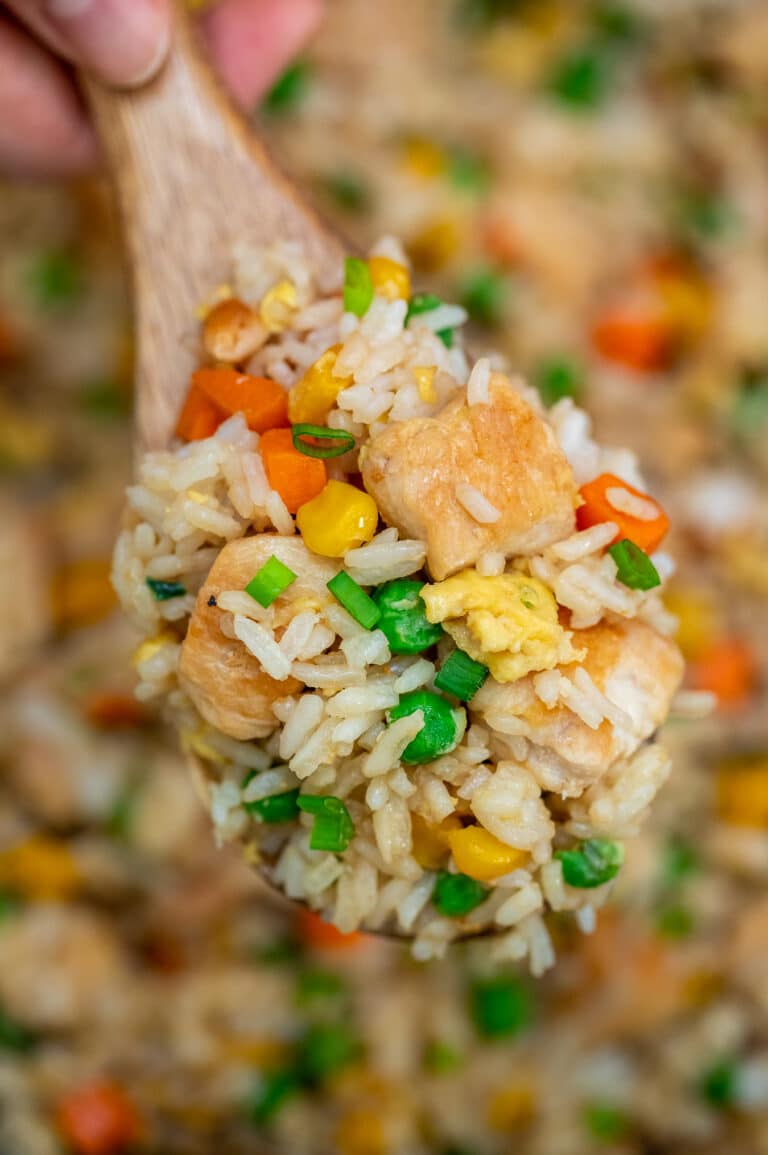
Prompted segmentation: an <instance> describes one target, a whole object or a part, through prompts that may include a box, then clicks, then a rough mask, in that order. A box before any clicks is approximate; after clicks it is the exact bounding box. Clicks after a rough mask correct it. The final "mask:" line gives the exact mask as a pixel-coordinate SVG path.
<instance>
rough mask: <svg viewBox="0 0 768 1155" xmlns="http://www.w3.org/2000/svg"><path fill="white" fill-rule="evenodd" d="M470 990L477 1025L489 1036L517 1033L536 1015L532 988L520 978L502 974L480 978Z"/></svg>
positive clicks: (507, 1035)
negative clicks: (529, 989)
mask: <svg viewBox="0 0 768 1155" xmlns="http://www.w3.org/2000/svg"><path fill="white" fill-rule="evenodd" d="M469 993H470V1004H469V1005H470V1011H471V1014H472V1019H473V1021H474V1024H475V1027H476V1028H477V1030H478V1031H479V1033H480V1034H481V1035H483V1036H485V1038H487V1039H502V1038H508V1037H509V1036H510V1035H517V1034H519V1033H520V1031H522V1030H524V1029H525V1028H526V1027H527V1026H529V1025H530V1023H531V1021H532V1019H533V1005H532V1001H531V996H530V992H529V991H528V988H527V987H526V986H525V985H524V984H523V983H522V982H521V981H520V979H518V978H515V977H513V976H509V977H507V976H503V975H502V976H499V977H497V978H489V979H481V980H479V981H478V982H476V983H474V984H473V986H472V987H471V989H470V992H469Z"/></svg>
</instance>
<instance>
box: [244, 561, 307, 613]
mask: <svg viewBox="0 0 768 1155" xmlns="http://www.w3.org/2000/svg"><path fill="white" fill-rule="evenodd" d="M295 581H296V574H295V573H294V572H293V570H292V569H288V566H287V565H283V563H282V562H281V561H280V558H279V557H275V555H274V554H272V557H271V558H269V560H268V561H265V562H264V565H263V566H262V567H261V569H260V570H258V572H257V573H256V574H255V575H254V576H253V577H252V578H251V580H250V581H249V582H248V585H247V586H246V587H245V592H246V593H247V594H250V595H251V597H252V598H253V600H254V601H256V602H258V603H259V605H260V606H263V607H264V609H267V607H268V606H271V605H272V602H273V601H275V599H276V598H279V597H280V594H282V593H284V592H285V590H287V589H288V586H290V585H293V583H294V582H295Z"/></svg>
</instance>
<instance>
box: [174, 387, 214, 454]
mask: <svg viewBox="0 0 768 1155" xmlns="http://www.w3.org/2000/svg"><path fill="white" fill-rule="evenodd" d="M225 417H226V413H224V412H223V411H222V410H221V409H219V407H218V405H214V403H213V402H212V401H211V400H210V398H208V397H206V395H205V393H203V391H202V389H198V387H197V386H196V385H191V386H190V388H189V392H188V393H187V399H186V401H185V402H184V407H183V409H182V411H181V413H180V414H179V420H178V421H177V422H176V436H177V437H180V438H181V439H182V441H202V440H204V438H206V437H210V436H211V435H212V434H214V433H215V432H216V430H217V429H218V428H219V426H220V425H221V423H222V421H223V420H224V418H225Z"/></svg>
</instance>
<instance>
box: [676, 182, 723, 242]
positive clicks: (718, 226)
mask: <svg viewBox="0 0 768 1155" xmlns="http://www.w3.org/2000/svg"><path fill="white" fill-rule="evenodd" d="M678 213H679V216H680V225H681V227H682V229H683V231H684V232H686V233H688V234H689V235H690V237H691V238H692V239H694V240H699V241H702V240H703V241H711V240H717V239H718V238H719V237H722V236H723V235H724V234H725V233H727V232H728V231H729V230H730V229H731V228H732V227H733V226H734V224H735V223H736V216H735V212H734V209H733V206H732V205H731V204H729V202H728V201H726V200H725V199H724V198H723V197H722V196H720V195H719V194H718V193H717V192H713V191H712V190H711V189H690V190H689V191H688V192H687V193H684V194H683V195H682V197H681V199H680V203H679V206H678Z"/></svg>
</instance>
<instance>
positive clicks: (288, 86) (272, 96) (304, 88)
mask: <svg viewBox="0 0 768 1155" xmlns="http://www.w3.org/2000/svg"><path fill="white" fill-rule="evenodd" d="M311 75H312V73H311V69H310V66H309V64H308V63H307V61H306V60H295V61H294V62H293V64H290V65H289V66H288V68H286V70H285V71H284V72H283V73H282V74H281V75H280V76H278V78H277V80H276V81H275V83H274V84H273V85H272V87H271V88H270V90H269V92H268V93H267V95H266V96H265V97H264V99H263V100H262V102H261V108H262V111H263V112H265V113H266V114H267V115H268V116H281V115H282V114H283V113H286V112H292V111H293V110H294V109H295V108H297V107H298V106H299V104H301V102H302V100H303V99H304V97H305V96H306V95H307V92H308V91H309V82H310V79H311Z"/></svg>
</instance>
